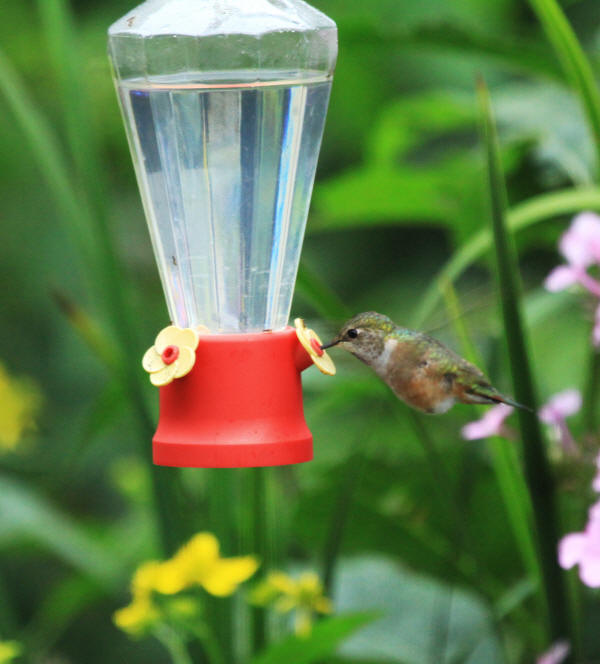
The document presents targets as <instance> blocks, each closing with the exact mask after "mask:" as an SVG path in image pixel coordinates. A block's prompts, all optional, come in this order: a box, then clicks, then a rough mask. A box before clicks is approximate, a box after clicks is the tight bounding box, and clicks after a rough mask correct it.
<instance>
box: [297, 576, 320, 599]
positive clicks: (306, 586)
mask: <svg viewBox="0 0 600 664" xmlns="http://www.w3.org/2000/svg"><path fill="white" fill-rule="evenodd" d="M298 586H299V589H300V592H303V593H307V594H314V595H320V594H321V593H322V592H323V586H322V585H321V581H320V579H319V577H318V575H317V574H316V573H315V572H303V573H302V574H301V575H300V578H299V579H298Z"/></svg>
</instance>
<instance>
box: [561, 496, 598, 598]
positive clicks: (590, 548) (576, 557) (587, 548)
mask: <svg viewBox="0 0 600 664" xmlns="http://www.w3.org/2000/svg"><path fill="white" fill-rule="evenodd" d="M558 562H559V563H560V566H561V567H564V568H565V569H570V568H571V567H573V566H574V565H579V578H580V579H581V581H582V582H583V583H584V584H585V585H586V586H589V587H590V588H600V501H598V502H597V503H595V504H594V505H592V507H591V508H590V511H589V521H588V523H587V526H586V527H585V530H584V531H583V532H581V533H570V534H569V535H566V536H565V537H563V538H562V539H561V541H560V542H559V544H558Z"/></svg>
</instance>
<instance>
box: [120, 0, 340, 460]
mask: <svg viewBox="0 0 600 664" xmlns="http://www.w3.org/2000/svg"><path fill="white" fill-rule="evenodd" d="M109 51H110V56H111V60H112V63H113V70H114V74H115V80H116V84H117V90H118V94H119V99H120V103H121V108H122V111H123V116H124V120H125V125H126V129H127V135H128V139H129V144H130V148H131V153H132V156H133V161H134V165H135V170H136V174H137V179H138V184H139V188H140V192H141V196H142V200H143V204H144V209H145V213H146V218H147V221H148V227H149V230H150V236H151V239H152V244H153V248H154V253H155V257H156V260H157V264H158V268H159V273H160V276H161V280H162V284H163V288H164V292H165V296H166V300H167V307H168V310H169V315H170V318H171V321H172V322H173V325H174V326H176V327H178V328H181V329H192V330H195V329H196V328H197V326H199V325H205V326H206V327H207V328H208V329H209V330H210V332H211V334H210V335H205V334H201V335H200V340H199V343H198V346H197V348H196V351H195V352H196V361H195V364H194V366H193V368H192V369H191V370H190V371H189V372H188V373H187V374H185V376H179V377H178V376H177V371H176V370H174V369H168V367H170V366H171V367H172V366H175V365H177V363H178V361H179V360H178V357H179V352H180V351H179V348H178V346H177V344H171V346H172V348H171V347H165V348H162V350H161V351H160V352H161V358H162V363H163V364H161V365H160V370H163V365H164V367H167V369H165V370H164V374H161V375H160V377H159V376H157V373H158V372H157V371H156V372H153V373H151V376H153V377H154V379H155V380H157V381H162V377H163V376H170V375H171V374H172V373H173V374H174V376H176V377H175V379H174V380H173V382H172V383H169V384H165V385H164V386H162V387H161V388H160V389H161V397H160V400H161V411H160V421H159V427H158V431H157V434H156V436H155V439H154V454H155V461H156V462H157V463H161V464H165V465H184V466H187V465H191V466H204V465H208V466H220V465H224V466H237V465H240V466H247V465H274V464H279V463H294V462H297V461H303V460H308V459H309V458H311V456H312V438H311V436H310V432H309V431H308V429H307V428H306V424H305V423H304V416H303V414H302V398H301V382H300V371H301V370H302V369H303V368H305V367H306V366H307V365H308V364H309V363H310V362H311V357H312V355H310V354H309V352H310V351H308V349H307V350H306V351H305V350H304V346H302V345H301V344H300V343H299V341H298V339H297V338H296V335H295V333H294V332H293V330H291V329H290V328H287V324H288V317H289V312H290V307H291V300H292V294H293V289H294V284H295V280H296V273H297V269H298V263H299V259H300V252H301V248H302V241H303V237H304V228H305V224H306V218H307V214H308V207H309V204H310V196H311V192H312V186H313V181H314V175H315V169H316V164H317V158H318V153H319V148H320V143H321V137H322V133H323V126H324V123H325V115H326V110H327V104H328V100H329V92H330V86H331V77H332V73H333V68H334V65H335V59H336V55H337V31H336V27H335V24H334V23H333V21H331V20H330V19H329V18H327V17H326V16H324V15H323V14H322V13H320V12H318V11H317V10H315V9H313V8H312V7H310V6H309V5H307V4H306V3H304V2H302V1H301V0H149V1H148V2H146V3H144V4H142V5H140V6H139V7H137V8H135V9H134V10H132V11H131V12H129V13H128V14H127V15H126V16H124V17H123V18H122V19H120V20H119V21H117V22H116V23H115V24H114V25H113V26H112V27H111V28H110V30H109ZM265 330H268V332H265ZM318 350H319V351H320V349H318ZM184 352H185V353H187V351H184ZM254 356H256V357H259V356H261V357H262V360H261V362H260V363H256V362H255V361H254V359H256V358H254ZM233 358H235V361H234V359H233ZM253 358H254V359H253ZM213 360H214V361H213ZM246 361H247V362H246ZM153 366H158V365H153ZM209 367H212V368H211V369H209ZM153 382H154V381H153ZM267 383H269V384H267ZM155 384H159V383H155ZM286 385H287V386H288V387H284V386H286ZM279 393H282V394H283V393H285V394H287V396H286V398H285V399H284V400H283V401H281V403H279V401H278V400H277V399H276V400H275V401H277V403H275V401H273V398H274V395H277V394H279ZM175 395H176V396H175ZM212 402H214V403H213V405H212V406H211V407H210V409H209V410H210V412H206V408H207V404H209V403H212ZM200 411H202V412H200ZM286 422H287V423H286ZM176 448H177V450H178V451H177V452H176V451H175V450H176ZM285 450H287V452H286V451H285ZM294 450H295V451H294Z"/></svg>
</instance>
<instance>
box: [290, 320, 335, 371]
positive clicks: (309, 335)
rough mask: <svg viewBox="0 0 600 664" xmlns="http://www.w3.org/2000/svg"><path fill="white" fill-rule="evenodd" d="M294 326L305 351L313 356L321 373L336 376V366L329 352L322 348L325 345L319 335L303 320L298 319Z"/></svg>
mask: <svg viewBox="0 0 600 664" xmlns="http://www.w3.org/2000/svg"><path fill="white" fill-rule="evenodd" d="M294 325H295V326H296V335H297V336H298V340H299V341H300V343H301V344H302V346H304V350H305V351H306V352H307V353H308V354H309V355H310V356H311V358H312V361H313V362H314V363H315V364H316V366H317V368H318V369H319V371H320V372H321V373H324V374H327V375H328V376H335V364H334V363H333V360H332V359H331V358H330V357H329V355H328V354H327V352H326V351H324V350H323V349H322V348H321V346H322V345H323V344H322V341H321V339H319V337H318V335H317V333H316V332H315V331H314V330H311V329H310V328H308V327H306V326H305V325H304V320H303V319H302V318H296V320H295V321H294Z"/></svg>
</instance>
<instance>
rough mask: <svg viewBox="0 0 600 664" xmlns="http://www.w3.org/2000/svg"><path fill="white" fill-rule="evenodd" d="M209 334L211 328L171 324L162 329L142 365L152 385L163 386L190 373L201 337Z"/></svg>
mask: <svg viewBox="0 0 600 664" xmlns="http://www.w3.org/2000/svg"><path fill="white" fill-rule="evenodd" d="M206 333H208V329H207V328H205V327H203V326H199V327H197V328H195V329H192V328H181V327H176V326H175V325H169V327H165V329H164V330H161V331H160V332H159V333H158V336H157V337H156V341H155V342H154V346H152V348H149V349H148V350H147V351H146V354H145V355H144V358H143V359H142V366H143V367H144V369H145V370H146V371H147V372H148V373H149V374H150V382H151V383H152V384H153V385H156V386H157V387H162V386H163V385H168V384H169V383H170V382H172V381H173V380H174V379H175V378H182V377H183V376H186V375H187V374H189V372H190V371H191V370H192V369H193V367H194V364H195V362H196V348H197V346H198V341H199V339H200V337H199V335H200V334H206Z"/></svg>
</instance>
